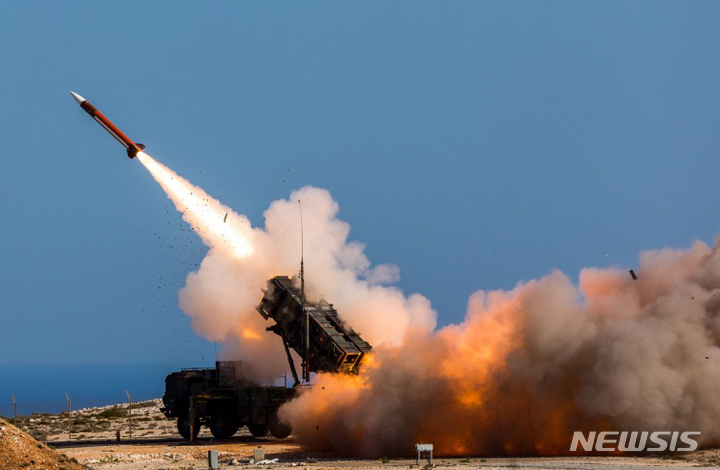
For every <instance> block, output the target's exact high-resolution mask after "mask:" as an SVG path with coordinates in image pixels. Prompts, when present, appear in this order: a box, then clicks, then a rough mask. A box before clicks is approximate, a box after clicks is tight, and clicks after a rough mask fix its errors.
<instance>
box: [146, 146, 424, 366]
mask: <svg viewBox="0 0 720 470" xmlns="http://www.w3.org/2000/svg"><path fill="white" fill-rule="evenodd" d="M138 158H139V159H140V161H141V162H142V163H143V164H144V165H145V166H146V168H147V169H148V170H149V171H150V173H151V174H152V175H153V177H154V178H155V180H156V181H157V182H158V183H160V185H161V186H162V187H163V189H165V191H166V192H167V194H168V197H169V198H170V199H171V200H172V201H173V203H174V204H175V207H176V208H177V210H178V211H180V212H181V213H182V216H183V219H184V220H185V221H186V222H188V223H189V224H190V226H191V227H192V228H193V229H194V230H195V231H196V232H197V233H198V234H199V235H200V237H201V238H202V240H203V242H204V243H205V244H206V245H207V246H208V247H209V248H210V249H209V251H208V253H207V255H206V256H205V258H204V259H203V261H202V263H201V264H200V267H199V269H198V270H197V271H195V272H192V273H190V275H189V276H188V278H187V281H186V284H185V286H184V287H183V289H182V290H181V291H180V294H179V298H180V306H181V308H182V309H183V310H184V311H185V312H186V313H187V314H188V315H190V317H192V322H193V327H194V328H195V330H196V331H197V332H198V333H200V334H202V335H203V336H205V337H206V338H208V339H209V340H211V341H217V342H221V343H223V344H224V346H225V351H224V356H225V357H226V358H228V359H241V360H243V361H245V363H246V364H245V365H246V367H247V368H248V372H249V373H251V374H253V375H255V376H257V377H259V378H272V377H276V376H279V375H281V374H283V373H284V372H285V371H286V370H287V359H286V356H285V352H284V350H283V347H282V343H281V341H279V339H278V337H277V336H275V335H274V334H272V333H268V332H266V331H265V328H266V327H267V326H269V325H270V323H268V322H267V321H266V320H264V319H263V318H262V317H261V316H260V315H259V314H258V313H257V311H256V310H255V307H257V305H258V303H259V301H260V298H261V297H262V289H263V288H264V287H265V286H266V283H267V280H268V279H270V278H271V277H273V276H278V275H288V276H292V275H295V274H296V273H297V272H298V270H299V266H300V258H301V243H300V242H301V230H300V211H299V204H298V201H300V202H301V203H302V211H303V225H304V252H305V272H306V276H305V277H306V295H307V297H308V299H309V300H320V299H321V298H325V299H328V300H329V301H331V302H332V303H333V304H334V305H335V306H336V307H337V309H338V311H339V313H340V316H341V318H342V319H343V320H345V321H346V322H348V323H349V324H350V325H351V326H352V327H353V328H354V329H355V330H356V331H357V332H358V333H360V334H361V335H362V337H363V338H364V339H366V340H367V341H369V342H370V343H371V344H372V345H383V344H387V345H394V346H399V345H400V344H401V342H402V340H403V337H404V335H405V333H406V332H407V331H409V330H410V329H419V330H422V331H431V330H432V329H434V327H435V323H436V314H435V311H434V310H433V309H432V307H431V305H430V302H429V301H428V300H427V299H426V298H425V297H423V296H422V295H419V294H413V295H410V296H408V297H406V296H404V295H403V293H402V292H401V291H400V290H399V289H398V288H396V287H393V286H390V285H388V284H389V283H391V282H394V281H396V280H397V278H398V272H399V270H398V268H397V267H395V266H393V265H377V266H372V265H371V263H370V261H369V260H368V258H367V257H366V256H365V254H364V253H363V250H364V246H363V245H362V244H360V243H357V242H352V241H349V240H348V236H349V233H350V226H349V225H348V224H347V223H346V222H343V221H341V220H340V219H338V218H337V215H338V211H339V207H338V204H337V203H336V202H335V201H334V200H333V199H332V197H331V196H330V193H329V192H328V191H326V190H324V189H318V188H314V187H310V186H308V187H304V188H302V189H300V190H297V191H294V192H293V193H292V194H291V195H290V197H289V199H282V200H278V201H275V202H273V203H272V204H271V205H270V207H269V208H268V209H267V210H266V211H265V213H264V218H265V227H264V228H253V227H252V226H251V224H250V222H249V220H248V219H247V218H246V217H245V216H243V215H239V214H237V213H235V212H234V211H233V210H232V209H230V208H229V207H227V206H224V205H222V204H221V203H220V202H219V201H217V200H215V199H214V198H212V197H211V196H210V195H208V194H207V193H205V192H204V191H203V190H202V189H200V188H198V187H196V186H194V185H192V184H191V183H189V182H188V181H187V180H185V179H183V178H182V177H180V176H178V175H177V174H176V173H174V172H173V171H172V170H170V169H168V168H167V167H165V166H164V165H162V164H160V163H158V162H157V161H155V160H154V159H152V158H151V157H150V156H149V155H147V154H138Z"/></svg>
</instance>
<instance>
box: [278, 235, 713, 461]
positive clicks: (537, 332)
mask: <svg viewBox="0 0 720 470" xmlns="http://www.w3.org/2000/svg"><path fill="white" fill-rule="evenodd" d="M637 272H638V280H637V281H633V280H632V278H631V277H630V275H629V274H628V273H627V271H624V270H619V269H596V268H588V269H584V270H583V271H582V272H581V273H580V282H579V285H578V286H575V285H573V283H572V282H571V281H570V279H568V277H567V276H565V275H564V274H562V273H561V272H559V271H554V272H552V273H550V274H548V275H547V276H545V277H543V278H541V279H539V280H536V281H531V282H527V283H523V284H520V285H518V286H517V287H516V288H515V289H513V290H512V291H510V292H502V291H497V292H483V291H479V292H477V293H475V294H474V295H473V296H472V297H471V299H470V302H469V307H468V311H467V317H466V319H465V321H464V322H463V323H462V324H460V325H450V326H447V327H445V328H442V329H440V330H439V331H437V332H431V333H420V334H416V335H413V336H412V337H410V336H408V337H407V338H406V341H405V342H404V343H403V344H402V345H401V346H399V347H391V348H387V347H385V348H378V351H377V353H376V355H375V358H374V359H375V361H374V363H373V364H372V365H371V366H370V367H367V368H366V369H365V370H364V371H363V372H362V374H361V375H360V376H359V377H355V378H352V379H345V378H343V377H332V376H328V375H324V376H321V377H320V379H319V381H318V385H319V386H317V387H314V388H313V389H312V390H309V391H307V392H305V393H304V394H303V395H302V396H301V397H300V398H299V399H298V400H296V401H294V402H291V403H289V404H288V405H286V406H285V408H284V410H283V416H284V417H285V419H287V420H289V421H290V422H291V423H292V425H293V427H294V429H295V432H296V434H297V435H299V436H300V437H301V439H302V440H303V441H304V442H306V443H307V444H308V445H310V446H313V447H318V448H324V449H334V450H336V451H339V452H342V453H344V454H352V455H361V456H379V455H394V454H398V453H401V454H407V453H408V451H409V450H411V449H412V448H413V444H414V443H415V442H431V443H434V444H435V448H436V449H437V452H439V453H441V454H444V455H498V454H500V455H506V454H508V455H523V454H524V455H537V454H544V455H559V454H567V453H568V451H569V444H570V442H571V439H572V433H573V431H584V432H588V431H610V430H612V431H623V430H628V431H646V430H647V431H659V430H662V431H669V430H670V431H701V432H702V434H701V436H700V439H699V442H700V443H701V445H708V444H713V443H714V444H716V443H718V442H719V441H720V350H719V349H718V344H720V315H718V311H719V310H720V254H718V250H716V249H714V248H713V249H711V248H709V247H708V246H707V245H705V244H704V243H701V242H697V243H695V244H694V245H693V246H692V247H691V248H690V249H688V250H670V249H663V250H660V251H652V252H646V253H643V254H641V256H640V268H639V270H637ZM323 387H324V388H323ZM348 390H349V392H348Z"/></svg>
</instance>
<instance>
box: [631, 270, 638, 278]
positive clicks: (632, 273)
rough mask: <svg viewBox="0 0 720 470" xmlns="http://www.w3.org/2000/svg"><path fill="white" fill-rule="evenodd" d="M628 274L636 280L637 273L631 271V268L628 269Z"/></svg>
mask: <svg viewBox="0 0 720 470" xmlns="http://www.w3.org/2000/svg"><path fill="white" fill-rule="evenodd" d="M630 275H631V276H632V278H633V280H634V281H637V274H635V271H633V270H632V269H631V270H630Z"/></svg>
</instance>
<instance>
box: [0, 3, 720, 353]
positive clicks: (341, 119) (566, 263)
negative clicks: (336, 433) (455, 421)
mask: <svg viewBox="0 0 720 470" xmlns="http://www.w3.org/2000/svg"><path fill="white" fill-rule="evenodd" d="M719 20H720V5H719V4H717V3H716V2H607V1H603V2H511V1H502V2H450V3H447V2H442V3H440V2H416V1H413V2H383V3H381V2H357V3H345V2H342V3H337V2H310V3H302V4H298V3H296V2H226V3H206V2H192V3H191V2H186V3H183V2H133V1H125V2H31V3H26V2H3V3H2V4H1V5H0V24H2V28H0V44H1V46H0V64H2V69H0V70H2V73H0V90H2V91H0V129H2V134H1V135H2V140H3V155H4V158H3V159H2V161H1V162H0V214H2V219H0V220H1V222H0V223H1V224H2V230H0V250H2V263H1V264H0V320H2V327H0V351H1V352H2V357H0V364H23V363H73V362H92V363H117V362H136V361H141V362H153V361H163V362H168V361H172V362H177V363H183V364H187V365H191V363H202V362H203V361H212V359H213V351H214V346H213V345H212V344H209V343H207V342H205V341H203V340H201V339H199V338H198V337H197V336H196V335H195V334H194V333H193V332H192V331H191V329H190V326H189V320H188V318H187V317H186V316H185V315H184V314H183V313H182V312H181V311H180V309H179V307H178V306H177V297H176V296H177V291H178V289H179V288H180V287H181V286H182V285H183V283H184V279H185V277H186V275H187V273H188V272H189V271H190V270H191V269H193V268H194V266H195V264H196V263H198V262H199V261H200V260H201V259H202V257H203V255H204V253H205V250H206V249H205V247H204V246H203V245H202V243H201V242H200V240H199V238H198V237H196V236H195V235H194V234H193V233H192V232H191V231H190V230H188V227H186V226H185V225H184V222H182V220H181V219H180V217H179V215H178V214H177V213H176V212H175V210H174V208H173V207H172V205H171V203H170V201H169V200H167V199H166V197H165V195H164V193H163V192H162V190H161V189H160V188H159V187H158V185H157V184H156V183H155V182H154V181H153V180H152V178H151V177H150V175H149V174H148V173H147V172H146V171H145V170H144V169H143V168H142V166H141V165H140V164H138V163H137V162H135V161H129V160H128V159H127V157H126V156H125V154H124V152H123V149H122V148H121V147H120V146H119V145H118V144H117V143H116V142H115V141H113V139H112V138H110V136H108V135H107V134H106V133H104V132H103V131H102V129H100V128H99V127H98V126H97V125H95V124H94V123H93V122H92V121H91V120H90V119H89V118H88V117H87V116H86V115H85V114H84V113H83V112H82V111H81V110H80V108H78V107H77V105H76V104H75V103H74V101H73V100H72V98H71V96H70V94H69V91H70V90H74V91H76V92H78V93H80V94H81V95H83V96H85V97H86V98H88V99H89V100H90V101H91V102H92V103H93V104H94V105H95V106H96V107H98V108H99V109H100V110H101V111H103V112H104V113H105V114H107V115H108V117H110V118H111V119H112V120H113V121H114V122H115V123H116V124H118V125H119V127H120V128H121V129H123V131H125V132H126V133H127V134H128V135H130V136H131V137H132V138H133V139H135V140H137V141H138V142H142V143H144V144H146V145H147V150H148V153H150V154H151V155H152V156H153V157H155V158H157V159H158V160H160V161H161V162H163V163H165V164H166V165H168V166H169V167H170V168H172V169H173V170H175V171H177V172H178V173H179V174H181V175H182V176H184V177H186V178H187V179H189V180H190V181H192V182H193V183H195V184H198V185H200V186H202V187H203V188H204V189H205V190H206V191H208V192H209V193H210V194H212V195H213V196H215V197H217V198H219V199H220V200H222V201H223V202H224V203H226V204H228V205H230V206H231V207H233V208H235V209H236V210H237V211H238V212H240V213H244V214H247V215H248V216H249V217H250V219H251V220H252V222H253V223H254V224H261V223H262V212H263V211H264V210H265V209H266V208H267V207H268V204H269V203H270V202H271V201H273V200H275V199H279V198H284V197H287V196H288V195H289V193H290V191H291V190H292V189H296V188H299V187H301V186H304V185H308V184H311V185H315V186H319V187H323V188H327V189H329V190H330V191H331V192H332V194H333V196H334V197H335V199H336V200H337V201H338V202H339V204H340V217H341V218H342V219H344V220H346V221H348V222H349V223H350V224H351V226H352V232H351V238H353V239H356V240H359V241H362V242H364V243H365V244H366V245H367V254H368V256H369V257H370V258H371V260H372V261H373V262H376V263H395V264H397V265H398V266H399V267H400V268H401V277H402V280H401V281H400V283H399V285H400V287H402V289H403V290H404V291H405V292H406V293H411V292H420V293H422V294H424V295H426V296H427V297H429V298H430V299H431V301H432V302H433V305H434V306H435V308H436V309H437V310H438V314H439V323H440V324H443V325H444V324H448V323H454V322H458V321H461V319H462V317H463V315H464V311H465V306H466V301H467V297H468V296H469V295H470V294H471V293H472V292H474V291H476V290H478V289H498V288H512V287H513V286H514V285H515V284H516V283H517V282H518V281H522V280H528V279H532V278H536V277H538V276H542V275H543V274H546V273H548V272H549V271H551V270H552V269H553V268H559V269H561V270H563V271H564V272H566V273H567V274H568V275H570V276H571V277H573V278H575V277H576V276H577V273H578V271H579V270H580V269H581V268H582V267H584V266H612V265H619V266H623V267H627V268H630V267H633V266H634V264H635V262H636V256H637V253H638V251H640V250H643V249H655V248H660V247H663V246H673V247H683V246H687V245H688V244H690V243H691V242H692V241H693V240H695V239H701V240H705V241H708V242H711V241H712V239H713V236H714V235H715V234H716V233H717V232H718V229H719V228H720V208H719V207H718V206H719V205H718V203H717V201H718V197H717V196H718V195H717V183H716V181H717V175H718V174H720V162H718V158H717V156H718V155H717V149H718V144H719V143H720V142H719V140H720V139H719V138H718V135H720V134H718V132H717V131H718V129H720V126H719V124H720V116H719V113H718V110H719V109H720V106H719V105H720V103H719V101H720V93H718V84H719V83H720V60H718V59H719V58H718V55H719V54H720V29H718V28H717V24H718V23H719Z"/></svg>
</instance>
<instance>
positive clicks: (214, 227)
mask: <svg viewBox="0 0 720 470" xmlns="http://www.w3.org/2000/svg"><path fill="white" fill-rule="evenodd" d="M137 159H138V160H140V162H141V163H142V164H143V165H144V166H145V168H147V170H148V171H149V172H150V174H152V176H153V178H155V181H157V182H158V183H159V184H160V186H162V188H163V189H164V190H165V192H166V193H167V194H168V197H169V198H170V199H172V201H173V203H175V207H176V208H177V210H178V211H180V212H181V213H182V215H183V219H185V221H186V222H188V223H189V224H190V226H191V227H192V228H193V230H195V231H196V232H197V233H198V234H199V235H200V236H201V237H202V239H203V242H204V243H205V244H206V245H207V246H209V247H211V248H218V249H222V250H225V251H228V252H230V253H232V255H233V256H235V257H236V258H244V257H246V256H248V255H249V254H251V253H252V251H253V249H252V246H251V245H250V243H249V242H248V240H247V232H248V230H249V228H250V227H249V223H247V220H246V219H244V218H240V217H239V216H238V215H237V214H236V213H235V211H233V210H232V209H230V208H229V207H227V206H225V205H223V204H221V203H220V202H219V201H217V200H216V199H213V198H212V197H210V196H209V195H208V194H207V193H206V192H205V191H203V190H202V189H200V188H198V187H197V186H194V185H192V184H191V183H190V182H188V181H187V180H186V179H184V178H182V177H180V176H178V174H177V173H175V172H174V171H172V170H170V169H169V168H168V167H166V166H165V165H163V164H162V163H159V162H158V161H157V160H155V159H154V158H152V157H151V156H150V155H148V154H146V153H145V152H138V154H137ZM228 214H232V215H233V217H232V219H231V221H230V223H227V216H228Z"/></svg>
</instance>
